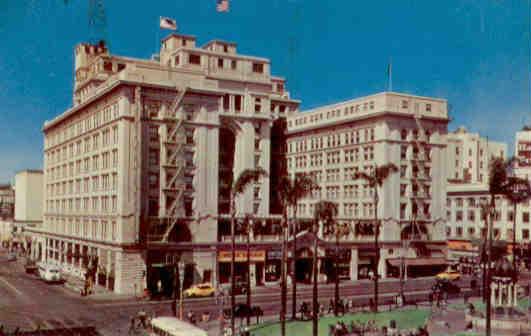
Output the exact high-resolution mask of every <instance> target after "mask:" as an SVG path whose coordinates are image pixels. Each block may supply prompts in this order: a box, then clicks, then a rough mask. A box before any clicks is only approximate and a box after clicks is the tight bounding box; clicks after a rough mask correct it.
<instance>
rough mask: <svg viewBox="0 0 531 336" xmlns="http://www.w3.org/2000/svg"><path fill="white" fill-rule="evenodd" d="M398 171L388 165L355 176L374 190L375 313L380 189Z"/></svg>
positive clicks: (378, 255) (376, 307)
mask: <svg viewBox="0 0 531 336" xmlns="http://www.w3.org/2000/svg"><path fill="white" fill-rule="evenodd" d="M397 171H398V167H397V166H395V165H394V164H392V163H387V164H384V165H382V166H376V165H375V166H374V167H373V169H372V170H371V172H370V173H369V174H367V173H365V172H358V173H356V174H354V179H355V180H357V179H361V180H365V181H367V182H368V183H369V186H370V187H371V188H373V196H374V225H375V226H376V228H375V229H376V230H375V231H374V247H375V249H376V257H375V262H374V308H373V309H374V311H375V312H377V311H378V277H379V275H378V265H379V263H380V245H379V243H378V236H379V235H380V224H379V223H378V187H381V186H382V185H383V183H384V182H385V180H386V179H387V178H388V177H389V176H390V175H391V174H392V173H396V172H397Z"/></svg>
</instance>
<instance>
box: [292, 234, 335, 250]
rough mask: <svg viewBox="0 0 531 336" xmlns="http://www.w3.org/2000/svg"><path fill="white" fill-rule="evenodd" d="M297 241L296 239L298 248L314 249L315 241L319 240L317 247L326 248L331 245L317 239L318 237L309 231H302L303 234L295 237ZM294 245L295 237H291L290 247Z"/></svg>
mask: <svg viewBox="0 0 531 336" xmlns="http://www.w3.org/2000/svg"><path fill="white" fill-rule="evenodd" d="M295 239H296V242H295V243H296V244H297V247H298V248H303V247H307V248H309V247H312V246H313V242H314V240H315V239H317V246H319V247H326V246H328V245H329V243H327V242H326V241H324V240H322V239H321V238H319V237H317V235H316V234H314V233H313V232H309V231H302V232H299V233H297V235H296V236H295ZM292 243H293V237H290V238H289V239H288V245H291V244H292Z"/></svg>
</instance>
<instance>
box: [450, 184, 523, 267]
mask: <svg viewBox="0 0 531 336" xmlns="http://www.w3.org/2000/svg"><path fill="white" fill-rule="evenodd" d="M447 192H448V196H447V201H446V202H447V204H446V206H447V218H448V221H447V227H446V235H447V238H448V241H449V246H450V245H455V246H457V245H456V244H455V243H454V242H456V241H460V242H473V241H479V240H483V239H485V238H486V234H487V229H486V228H487V227H486V223H485V214H484V213H483V211H482V209H481V205H482V204H488V203H490V194H489V189H488V185H487V184H478V183H475V184H472V183H468V184H449V185H448V186H447ZM530 214H531V201H527V202H524V203H522V204H519V205H518V207H517V214H516V240H517V242H520V243H529V239H530V229H531V220H530ZM513 220H514V208H513V204H512V203H511V202H510V201H509V200H508V199H507V198H505V197H502V196H496V214H495V216H494V225H493V237H494V239H495V240H505V241H508V242H512V239H513ZM460 256H470V254H469V253H468V252H465V253H464V254H462V253H460V251H453V250H452V249H449V258H451V259H454V260H455V261H457V260H458V258H459V257H460Z"/></svg>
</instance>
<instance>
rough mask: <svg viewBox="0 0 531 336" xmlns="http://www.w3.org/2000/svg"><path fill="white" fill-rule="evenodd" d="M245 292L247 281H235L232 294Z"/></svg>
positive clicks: (230, 292)
mask: <svg viewBox="0 0 531 336" xmlns="http://www.w3.org/2000/svg"><path fill="white" fill-rule="evenodd" d="M240 294H247V283H246V282H243V281H236V282H235V283H234V295H240ZM229 295H232V286H229Z"/></svg>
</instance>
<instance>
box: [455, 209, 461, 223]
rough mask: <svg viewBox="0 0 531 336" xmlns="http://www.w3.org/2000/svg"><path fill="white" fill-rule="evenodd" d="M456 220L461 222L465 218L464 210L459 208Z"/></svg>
mask: <svg viewBox="0 0 531 336" xmlns="http://www.w3.org/2000/svg"><path fill="white" fill-rule="evenodd" d="M455 220H456V221H457V222H461V221H462V220H463V211H461V210H458V211H456V212H455Z"/></svg>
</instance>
